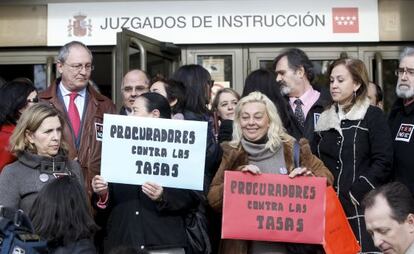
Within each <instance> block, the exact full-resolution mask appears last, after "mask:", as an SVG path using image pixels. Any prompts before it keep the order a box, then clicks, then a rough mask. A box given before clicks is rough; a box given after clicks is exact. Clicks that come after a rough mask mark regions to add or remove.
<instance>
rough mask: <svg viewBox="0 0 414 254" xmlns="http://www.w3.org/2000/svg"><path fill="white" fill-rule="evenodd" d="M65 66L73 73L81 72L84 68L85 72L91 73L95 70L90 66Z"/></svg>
mask: <svg viewBox="0 0 414 254" xmlns="http://www.w3.org/2000/svg"><path fill="white" fill-rule="evenodd" d="M64 64H65V65H67V66H69V68H70V69H71V70H72V71H73V72H81V71H82V69H83V68H85V71H88V72H89V71H93V70H94V69H95V66H93V65H92V64H85V65H83V64H66V63H64Z"/></svg>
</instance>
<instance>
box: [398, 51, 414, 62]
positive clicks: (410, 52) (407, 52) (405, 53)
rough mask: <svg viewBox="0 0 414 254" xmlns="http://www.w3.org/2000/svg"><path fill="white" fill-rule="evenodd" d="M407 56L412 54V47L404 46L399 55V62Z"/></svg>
mask: <svg viewBox="0 0 414 254" xmlns="http://www.w3.org/2000/svg"><path fill="white" fill-rule="evenodd" d="M407 56H414V48H412V47H406V48H404V50H403V51H402V52H401V55H400V62H401V60H403V58H405V57H407Z"/></svg>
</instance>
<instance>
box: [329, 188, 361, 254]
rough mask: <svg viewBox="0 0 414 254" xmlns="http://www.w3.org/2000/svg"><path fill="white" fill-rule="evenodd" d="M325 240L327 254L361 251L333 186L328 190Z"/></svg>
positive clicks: (352, 253)
mask: <svg viewBox="0 0 414 254" xmlns="http://www.w3.org/2000/svg"><path fill="white" fill-rule="evenodd" d="M325 216H326V217H325V242H324V243H323V248H324V249H325V253H326V254H356V253H359V252H360V251H361V247H360V246H359V245H358V241H357V239H356V238H355V235H354V233H353V232H352V228H351V225H349V222H348V219H347V218H346V215H345V212H344V210H343V209H342V205H341V202H340V201H339V199H338V197H337V196H336V193H335V190H334V189H333V188H332V186H330V187H328V188H327V191H326V211H325Z"/></svg>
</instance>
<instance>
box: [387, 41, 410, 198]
mask: <svg viewBox="0 0 414 254" xmlns="http://www.w3.org/2000/svg"><path fill="white" fill-rule="evenodd" d="M395 75H397V77H398V82H397V86H396V87H395V92H396V94H397V96H398V99H397V100H396V102H395V103H394V105H393V107H392V109H391V112H390V116H389V119H388V121H389V124H390V128H391V135H392V138H393V146H394V166H393V169H394V172H395V180H397V181H400V182H402V183H404V184H405V185H407V186H408V187H409V189H410V191H411V193H413V194H414V170H413V167H414V156H413V151H414V48H411V47H407V48H405V49H404V51H403V52H402V53H401V56H400V64H399V67H398V69H396V70H395Z"/></svg>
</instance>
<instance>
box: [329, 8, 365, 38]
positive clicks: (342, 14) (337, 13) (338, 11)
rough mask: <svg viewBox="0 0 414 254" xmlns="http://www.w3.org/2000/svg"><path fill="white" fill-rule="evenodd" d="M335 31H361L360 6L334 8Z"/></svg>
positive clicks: (333, 22)
mask: <svg viewBox="0 0 414 254" xmlns="http://www.w3.org/2000/svg"><path fill="white" fill-rule="evenodd" d="M332 25H333V32H334V33H359V15H358V8H332Z"/></svg>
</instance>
